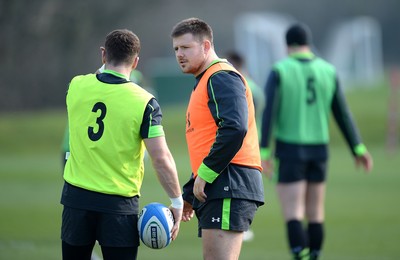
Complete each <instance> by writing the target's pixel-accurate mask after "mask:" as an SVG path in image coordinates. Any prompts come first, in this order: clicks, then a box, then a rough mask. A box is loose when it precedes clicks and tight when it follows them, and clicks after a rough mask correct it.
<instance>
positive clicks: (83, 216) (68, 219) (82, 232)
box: [61, 206, 139, 247]
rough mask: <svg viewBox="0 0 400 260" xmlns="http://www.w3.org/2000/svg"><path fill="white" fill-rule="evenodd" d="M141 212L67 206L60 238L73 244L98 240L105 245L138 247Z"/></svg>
mask: <svg viewBox="0 0 400 260" xmlns="http://www.w3.org/2000/svg"><path fill="white" fill-rule="evenodd" d="M137 222H138V215H136V214H134V215H119V214H109V213H102V212H96V211H88V210H81V209H75V208H70V207H66V206H64V209H63V213H62V226H61V239H62V240H63V241H65V242H67V243H68V244H70V245H73V246H84V245H91V244H94V242H95V241H96V240H97V241H98V242H99V244H100V245H101V246H106V247H137V246H139V232H138V228H137Z"/></svg>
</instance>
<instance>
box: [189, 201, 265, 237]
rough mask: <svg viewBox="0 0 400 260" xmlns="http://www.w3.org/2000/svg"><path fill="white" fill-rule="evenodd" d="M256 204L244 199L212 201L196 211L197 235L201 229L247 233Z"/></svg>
mask: <svg viewBox="0 0 400 260" xmlns="http://www.w3.org/2000/svg"><path fill="white" fill-rule="evenodd" d="M257 208H258V203H257V202H255V201H251V200H244V199H231V198H227V199H214V200H210V201H207V202H206V203H204V204H203V205H201V206H200V207H199V208H198V209H196V217H197V219H198V221H199V225H198V228H199V234H198V236H199V237H201V230H202V229H222V230H231V231H239V232H240V231H247V230H248V229H249V227H250V225H251V223H252V222H253V218H254V215H255V213H256V211H257Z"/></svg>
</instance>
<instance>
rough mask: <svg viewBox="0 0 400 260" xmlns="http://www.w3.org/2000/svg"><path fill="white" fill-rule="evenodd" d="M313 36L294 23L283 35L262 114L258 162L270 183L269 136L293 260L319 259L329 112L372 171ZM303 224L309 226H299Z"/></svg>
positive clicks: (335, 80)
mask: <svg viewBox="0 0 400 260" xmlns="http://www.w3.org/2000/svg"><path fill="white" fill-rule="evenodd" d="M310 44H311V32H310V30H309V28H308V27H307V26H306V25H304V24H299V23H296V24H294V25H292V26H291V27H289V29H288V30H287V32H286V45H287V48H288V49H287V50H288V57H287V58H285V59H283V60H281V61H279V62H277V63H276V64H275V65H274V66H273V69H272V71H271V73H270V75H269V78H268V81H267V86H266V89H265V93H266V99H267V101H266V107H265V110H264V113H263V122H262V138H261V159H262V162H263V169H264V173H265V174H266V175H267V177H268V178H271V175H272V173H273V169H272V168H273V166H272V163H271V161H270V159H271V157H270V155H271V145H270V137H271V135H272V133H274V138H275V141H276V143H275V157H276V158H277V160H278V161H279V164H278V165H277V169H276V170H277V173H278V185H277V191H278V197H279V199H280V203H281V208H282V211H283V215H284V218H285V221H286V229H287V238H288V242H289V247H290V250H291V253H292V255H293V259H307V260H308V259H312V260H315V259H318V257H319V255H320V251H321V249H322V244H323V239H324V226H323V225H324V219H325V216H324V215H325V212H324V204H325V189H326V187H325V180H326V174H327V161H328V143H329V119H330V112H331V111H332V112H333V115H334V118H335V120H336V122H337V124H338V126H339V128H340V130H341V132H342V133H343V135H344V136H345V139H346V141H347V144H348V145H349V147H350V150H351V152H352V154H353V156H354V158H355V162H356V164H357V165H362V166H363V167H364V168H365V170H366V171H370V170H371V169H372V158H371V156H370V154H369V153H368V151H367V148H366V147H365V145H364V144H363V143H362V141H361V138H360V135H359V133H358V129H357V127H356V125H355V123H354V122H353V119H352V117H351V114H350V112H349V109H348V107H347V105H346V100H345V97H344V95H343V93H342V90H341V86H340V84H339V81H338V78H337V74H336V70H335V68H334V67H333V66H332V65H331V64H329V63H327V62H326V61H324V60H323V59H321V58H319V57H317V56H315V55H314V53H313V52H312V51H311V49H310V47H309V46H310ZM304 220H307V227H306V228H304V227H303V221H304Z"/></svg>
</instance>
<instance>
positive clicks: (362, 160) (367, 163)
mask: <svg viewBox="0 0 400 260" xmlns="http://www.w3.org/2000/svg"><path fill="white" fill-rule="evenodd" d="M355 160H356V166H357V167H359V166H360V165H361V166H363V167H364V169H365V171H366V172H370V171H371V170H372V167H373V164H374V162H373V160H372V157H371V155H370V154H369V153H368V152H367V153H365V154H363V155H360V156H357V157H356V158H355Z"/></svg>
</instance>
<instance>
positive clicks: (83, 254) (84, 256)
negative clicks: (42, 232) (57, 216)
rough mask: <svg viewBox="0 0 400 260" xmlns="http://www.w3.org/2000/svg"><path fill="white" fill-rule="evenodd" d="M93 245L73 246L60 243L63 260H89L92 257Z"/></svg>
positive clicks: (63, 242)
mask: <svg viewBox="0 0 400 260" xmlns="http://www.w3.org/2000/svg"><path fill="white" fill-rule="evenodd" d="M93 247H94V243H93V244H91V245H85V246H73V245H70V244H68V243H67V242H65V241H62V259H63V260H90V259H91V257H92V251H93Z"/></svg>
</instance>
